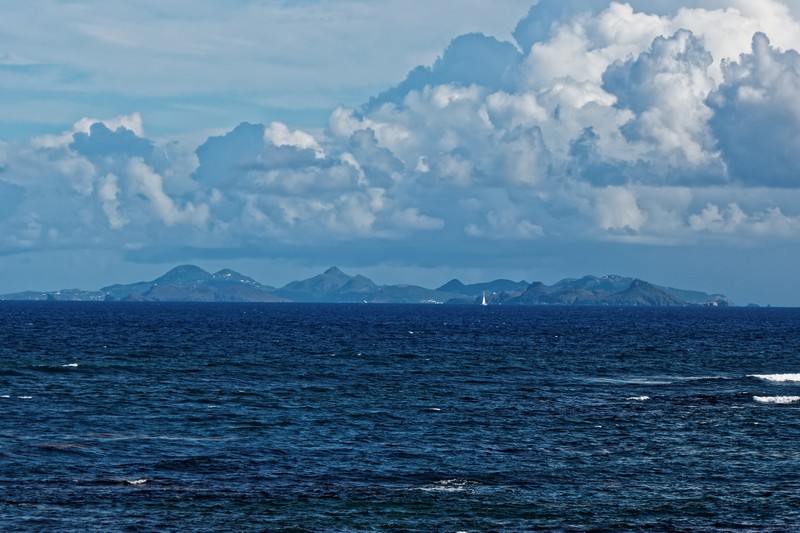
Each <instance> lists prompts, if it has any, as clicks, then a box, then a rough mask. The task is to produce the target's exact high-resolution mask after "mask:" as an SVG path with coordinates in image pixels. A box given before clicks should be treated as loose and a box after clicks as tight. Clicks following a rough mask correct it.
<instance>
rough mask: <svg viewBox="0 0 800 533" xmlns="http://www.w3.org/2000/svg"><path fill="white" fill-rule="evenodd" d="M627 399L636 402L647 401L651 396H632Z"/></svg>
mask: <svg viewBox="0 0 800 533" xmlns="http://www.w3.org/2000/svg"><path fill="white" fill-rule="evenodd" d="M625 399H626V400H632V401H636V402H646V401H647V400H649V399H650V396H631V397H630V398H625Z"/></svg>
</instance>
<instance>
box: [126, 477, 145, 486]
mask: <svg viewBox="0 0 800 533" xmlns="http://www.w3.org/2000/svg"><path fill="white" fill-rule="evenodd" d="M149 481H150V480H149V479H147V478H142V479H134V480H133V481H126V482H125V483H127V484H128V485H144V484H145V483H148V482H149Z"/></svg>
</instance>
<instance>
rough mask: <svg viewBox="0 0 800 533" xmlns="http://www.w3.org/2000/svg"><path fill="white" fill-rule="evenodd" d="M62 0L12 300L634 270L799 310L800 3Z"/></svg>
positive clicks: (0, 129)
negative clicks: (206, 285)
mask: <svg viewBox="0 0 800 533" xmlns="http://www.w3.org/2000/svg"><path fill="white" fill-rule="evenodd" d="M162 4H163V2H155V1H141V2H114V1H111V2H109V1H104V2H100V1H94V0H85V1H69V2H67V1H55V0H49V1H41V2H28V3H15V5H13V6H10V7H9V6H6V7H4V16H3V18H2V20H0V80H2V81H0V87H2V88H0V95H2V98H3V102H4V105H3V106H2V107H1V108H0V293H1V292H12V291H18V290H26V289H45V290H54V289H59V288H68V287H82V288H98V287H100V286H101V285H104V284H108V283H112V282H118V281H123V282H125V281H135V280H140V279H151V278H153V277H156V276H157V275H159V274H160V273H162V272H163V271H164V270H166V269H168V268H170V267H172V266H174V265H175V264H179V263H195V264H198V265H200V266H203V267H204V268H207V269H209V270H213V269H217V268H223V267H230V268H234V269H237V270H240V271H242V272H243V273H246V274H248V275H251V276H253V277H255V278H256V279H259V280H260V281H262V282H266V283H274V284H277V285H280V284H283V283H285V282H287V281H290V280H292V279H297V278H301V277H305V276H308V275H313V274H316V273H318V272H319V271H320V270H321V269H324V268H326V267H328V266H330V265H333V264H335V265H338V266H340V267H341V268H343V269H344V270H345V271H350V272H353V273H361V274H364V275H368V276H370V277H372V278H373V279H375V281H377V282H379V283H380V282H383V283H389V282H401V281H402V282H412V283H419V284H423V285H427V286H435V285H439V284H442V283H444V282H446V281H448V280H449V279H450V278H452V277H459V278H461V279H462V280H464V281H478V280H484V279H489V278H495V277H501V276H502V277H511V278H514V279H525V280H528V281H533V280H541V281H545V282H548V283H551V282H554V281H557V280H558V279H559V278H561V277H567V276H578V275H584V274H596V275H602V274H607V273H616V274H622V275H630V276H636V277H641V278H644V279H647V280H649V281H653V282H656V283H659V284H664V285H673V286H680V287H685V288H697V289H703V290H708V291H716V292H724V293H726V294H728V295H730V296H732V297H733V298H734V299H735V300H736V301H737V302H739V303H743V304H744V303H748V302H751V301H752V302H758V303H763V304H766V303H771V304H773V305H800V285H799V284H797V283H796V281H795V279H796V270H797V265H798V264H800V246H798V244H800V189H799V188H798V187H799V186H800V151H798V150H797V147H798V146H800V104H799V103H798V102H800V98H798V94H800V55H799V54H798V52H797V50H800V22H799V21H800V1H798V0H785V1H779V0H760V1H759V2H752V1H751V0H706V1H697V0H696V1H688V0H687V1H672V0H655V1H653V0H634V1H632V2H630V3H623V2H609V1H601V0H591V1H586V0H581V1H578V0H540V1H539V2H534V1H531V0H526V1H517V0H500V1H493V2H488V1H484V0H458V1H454V0H438V1H436V0H434V1H431V0H428V1H421V0H420V1H418V0H403V1H400V0H385V1H381V2H372V1H365V0H336V1H335V2H334V1H315V0H309V1H297V2H280V1H258V2H255V1H244V0H242V1H238V2H235V3H230V2H229V3H225V4H222V3H220V2H211V1H196V0H195V1H192V2H189V1H175V2H170V3H169V5H168V6H164V5H162Z"/></svg>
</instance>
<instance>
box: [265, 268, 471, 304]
mask: <svg viewBox="0 0 800 533" xmlns="http://www.w3.org/2000/svg"><path fill="white" fill-rule="evenodd" d="M275 294H276V295H278V296H282V297H284V298H287V299H289V300H292V301H294V302H334V303H444V302H446V301H448V300H451V299H453V298H454V297H457V296H458V294H456V293H448V292H443V291H437V290H431V289H426V288H424V287H418V286H415V285H377V284H376V283H375V282H373V281H372V280H371V279H369V278H366V277H364V276H360V275H359V276H349V275H347V274H345V273H344V272H342V271H341V270H339V269H338V268H336V267H331V268H329V269H328V270H326V271H325V272H323V273H322V274H318V275H316V276H314V277H313V278H309V279H306V280H302V281H293V282H291V283H288V284H287V285H285V286H284V287H281V288H280V289H277V290H276V291H275Z"/></svg>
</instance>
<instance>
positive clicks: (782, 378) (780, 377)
mask: <svg viewBox="0 0 800 533" xmlns="http://www.w3.org/2000/svg"><path fill="white" fill-rule="evenodd" d="M747 377H749V378H758V379H764V380H767V381H777V382H786V381H799V382H800V374H748V376H747Z"/></svg>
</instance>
